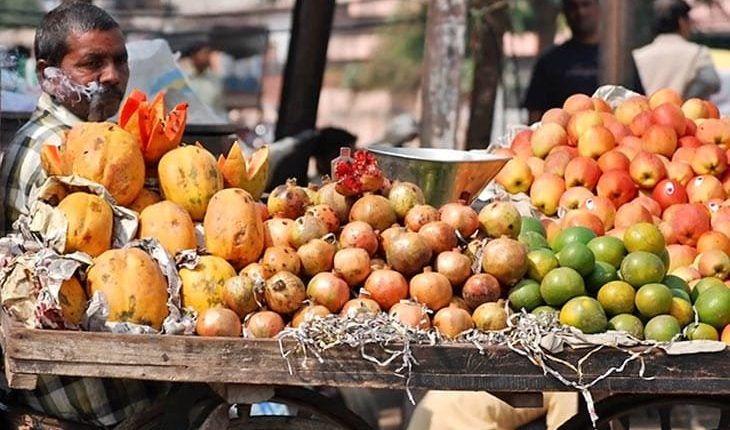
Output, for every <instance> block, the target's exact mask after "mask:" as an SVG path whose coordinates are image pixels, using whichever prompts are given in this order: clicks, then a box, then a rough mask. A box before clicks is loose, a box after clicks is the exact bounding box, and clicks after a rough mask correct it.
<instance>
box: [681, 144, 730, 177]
mask: <svg viewBox="0 0 730 430" xmlns="http://www.w3.org/2000/svg"><path fill="white" fill-rule="evenodd" d="M690 165H691V166H692V170H694V172H695V173H697V174H698V175H713V176H719V175H720V174H722V173H724V172H725V170H726V169H727V154H726V153H725V151H723V150H722V148H720V147H719V146H717V145H712V144H709V145H702V146H700V147H699V148H697V149H696V150H695V156H694V158H693V159H692V162H691V164H690Z"/></svg>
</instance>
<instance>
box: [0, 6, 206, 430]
mask: <svg viewBox="0 0 730 430" xmlns="http://www.w3.org/2000/svg"><path fill="white" fill-rule="evenodd" d="M35 53H36V56H37V68H36V71H37V74H38V79H39V81H40V82H41V86H42V89H43V93H42V95H41V96H40V99H39V100H38V104H37V108H36V110H35V112H34V113H33V115H32V117H31V119H30V120H29V122H28V123H27V124H25V125H24V126H23V127H22V128H21V129H20V130H19V131H18V133H17V135H16V136H15V138H14V139H13V141H12V142H11V144H10V146H9V148H8V149H7V151H6V153H5V154H4V159H3V162H2V171H1V174H2V178H3V183H5V184H6V187H5V189H4V193H5V194H4V196H3V199H4V208H3V209H4V216H5V217H4V219H3V220H2V221H3V223H2V224H0V225H3V226H4V227H5V229H6V231H7V230H10V228H11V224H12V222H13V221H14V220H15V219H17V217H18V215H19V214H20V213H21V212H23V211H24V210H26V209H25V206H26V202H27V201H28V197H29V195H30V193H31V190H32V189H33V187H35V186H38V185H40V184H41V183H42V182H43V181H44V180H45V174H44V172H43V169H42V168H41V161H40V154H39V153H40V150H41V147H42V145H43V144H44V143H56V144H58V143H60V142H61V140H62V139H63V136H64V132H65V131H66V130H68V129H69V128H71V126H72V125H73V124H75V123H77V122H79V121H104V120H106V119H108V118H110V117H112V116H114V115H115V114H116V112H117V110H118V109H119V105H120V103H121V101H122V97H123V95H124V92H125V90H126V86H127V78H128V77H129V68H128V66H127V50H126V48H125V44H124V35H123V34H122V31H121V29H120V28H119V25H118V24H117V22H115V21H114V19H113V18H112V17H111V16H109V15H108V14H107V13H106V12H105V11H103V10H102V9H100V8H98V7H96V6H93V5H91V4H89V3H85V2H73V3H65V4H63V5H61V6H59V7H58V8H56V9H54V10H52V11H50V12H49V13H48V14H47V15H45V16H44V17H43V20H42V21H41V24H40V26H39V27H38V29H37V31H36V35H35ZM3 382H4V381H0V387H2V386H7V385H6V384H3ZM206 389H207V388H206V386H202V387H195V389H191V387H189V386H179V387H178V388H176V391H175V395H174V396H171V398H173V399H176V402H175V405H176V407H180V408H181V409H182V410H186V409H185V407H182V406H181V399H182V397H185V398H186V399H187V400H182V403H185V402H186V401H187V402H190V403H193V402H195V401H196V398H200V397H202V396H206V395H207V394H208V393H209V392H208V391H206ZM168 391H169V386H168V385H167V384H161V383H146V382H142V381H135V380H123V379H100V378H75V377H57V376H51V375H46V376H41V377H39V378H38V382H37V388H36V389H35V390H33V391H23V390H17V391H7V390H0V394H3V396H2V403H5V404H11V405H12V404H23V405H26V406H29V407H31V408H32V409H34V410H36V411H39V412H41V413H43V414H45V415H50V416H54V417H56V418H60V419H64V420H70V421H81V422H84V423H87V424H92V425H97V426H104V427H107V426H114V425H116V424H118V423H120V422H122V421H123V420H125V419H126V418H128V417H130V416H133V415H135V414H137V413H138V412H140V411H142V410H145V409H146V408H148V407H149V406H150V405H152V404H153V403H155V402H157V399H158V398H160V396H161V395H162V394H165V393H167V392H168ZM186 393H187V394H186ZM181 396H182V397H181ZM207 398H208V399H210V400H213V401H216V400H215V399H213V398H212V397H210V396H208V397H207ZM218 401H219V400H218ZM203 403H205V402H203ZM213 405H214V404H213ZM166 409H169V408H166ZM175 410H180V409H175ZM166 413H167V411H166ZM179 415H185V414H179ZM201 416H202V417H203V419H204V415H201ZM180 419H183V421H176V420H180ZM170 420H172V421H170ZM187 420H188V418H187V417H173V418H170V419H168V420H167V421H165V422H175V423H176V424H175V425H174V426H172V427H171V428H185V427H187V425H186V424H179V423H180V422H186V421H187Z"/></svg>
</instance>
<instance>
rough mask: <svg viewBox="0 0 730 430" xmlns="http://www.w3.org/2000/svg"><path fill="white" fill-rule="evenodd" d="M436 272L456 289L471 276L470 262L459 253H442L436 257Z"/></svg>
mask: <svg viewBox="0 0 730 430" xmlns="http://www.w3.org/2000/svg"><path fill="white" fill-rule="evenodd" d="M434 268H435V269H436V271H437V272H439V273H440V274H442V275H444V276H446V279H448V280H449V282H450V283H451V285H452V286H454V287H458V286H460V285H461V284H463V283H464V282H465V281H466V280H467V279H468V278H469V276H471V260H470V259H469V257H467V256H466V255H464V254H462V253H460V252H459V251H456V250H454V251H444V252H442V253H440V254H439V255H438V256H437V257H436V264H435V266H434Z"/></svg>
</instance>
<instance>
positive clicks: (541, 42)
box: [530, 0, 560, 54]
mask: <svg viewBox="0 0 730 430" xmlns="http://www.w3.org/2000/svg"><path fill="white" fill-rule="evenodd" d="M530 3H531V6H532V10H533V13H534V14H535V18H536V26H537V28H536V32H537V52H538V54H542V53H543V52H545V50H546V49H548V48H550V47H551V46H553V42H554V41H555V32H556V31H557V25H558V21H557V20H558V14H560V5H559V3H556V2H553V1H547V0H532V1H531V2H530Z"/></svg>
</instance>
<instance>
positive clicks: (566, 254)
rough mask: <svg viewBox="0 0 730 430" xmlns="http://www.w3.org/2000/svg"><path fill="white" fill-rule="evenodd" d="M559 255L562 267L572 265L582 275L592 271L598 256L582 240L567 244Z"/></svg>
mask: <svg viewBox="0 0 730 430" xmlns="http://www.w3.org/2000/svg"><path fill="white" fill-rule="evenodd" d="M557 257H558V262H559V263H560V266H561V267H570V268H571V269H574V270H575V271H576V272H578V273H580V274H581V276H586V275H588V274H589V273H591V272H592V271H593V268H594V267H595V265H596V258H595V257H594V256H593V253H592V252H591V250H590V249H588V247H587V246H586V245H584V244H582V243H580V242H570V243H568V244H566V245H565V246H564V247H563V249H562V250H561V251H560V252H558V255H557Z"/></svg>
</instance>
